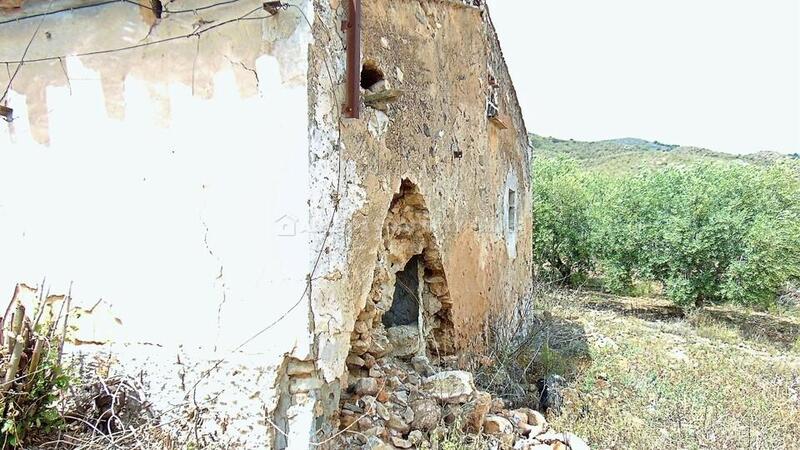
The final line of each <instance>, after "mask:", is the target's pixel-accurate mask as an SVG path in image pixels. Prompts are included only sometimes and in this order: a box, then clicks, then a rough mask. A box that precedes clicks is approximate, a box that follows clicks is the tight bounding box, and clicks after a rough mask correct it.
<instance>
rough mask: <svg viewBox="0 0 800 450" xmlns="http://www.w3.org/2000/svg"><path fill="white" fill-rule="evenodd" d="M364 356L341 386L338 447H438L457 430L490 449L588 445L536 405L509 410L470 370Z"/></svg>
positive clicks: (418, 359) (419, 359)
mask: <svg viewBox="0 0 800 450" xmlns="http://www.w3.org/2000/svg"><path fill="white" fill-rule="evenodd" d="M363 361H364V365H363V366H359V367H351V372H350V378H349V380H348V388H347V390H346V392H343V393H342V399H341V411H340V416H339V430H340V434H339V436H338V438H339V440H340V442H339V446H340V447H339V448H348V449H357V448H360V449H363V450H394V449H420V450H422V449H431V450H438V448H439V447H440V445H439V444H440V443H441V442H442V441H443V440H444V438H445V436H447V435H449V434H450V433H452V431H453V430H454V429H458V431H460V432H463V433H466V434H471V435H475V436H477V435H478V434H482V435H483V436H484V437H485V439H486V440H487V442H488V444H489V445H488V447H487V448H489V449H513V450H570V449H571V450H586V449H588V448H589V447H588V446H587V445H586V443H585V442H584V441H583V440H582V439H580V438H579V437H577V436H575V435H573V434H571V433H557V432H555V431H553V430H552V429H551V428H550V426H549V425H548V423H547V420H545V417H544V416H543V415H542V413H540V412H539V411H535V410H532V409H529V408H517V409H509V408H507V407H506V405H505V404H504V402H503V400H502V399H500V398H493V397H492V395H491V394H489V393H487V392H482V391H480V390H478V389H476V387H475V383H474V380H473V375H472V373H470V372H466V371H463V370H443V371H439V372H437V371H436V370H435V369H434V367H433V366H432V365H431V363H430V362H429V361H428V359H427V358H426V357H424V356H415V357H413V358H412V359H411V360H410V361H408V362H406V361H402V360H399V359H397V358H380V359H375V358H367V359H366V360H363ZM350 362H351V363H352V362H353V361H352V360H351V361H350ZM360 362H361V361H359V363H360Z"/></svg>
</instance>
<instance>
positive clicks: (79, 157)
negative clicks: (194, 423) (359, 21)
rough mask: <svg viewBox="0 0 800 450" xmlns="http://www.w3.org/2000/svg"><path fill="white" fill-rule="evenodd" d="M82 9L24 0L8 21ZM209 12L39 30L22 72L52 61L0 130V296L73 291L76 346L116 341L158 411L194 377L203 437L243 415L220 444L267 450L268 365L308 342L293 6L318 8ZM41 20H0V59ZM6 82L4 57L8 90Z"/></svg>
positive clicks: (23, 89)
mask: <svg viewBox="0 0 800 450" xmlns="http://www.w3.org/2000/svg"><path fill="white" fill-rule="evenodd" d="M85 3H88V2H85V1H69V0H54V1H53V2H48V1H40V2H37V1H29V2H27V3H26V6H25V7H24V8H23V9H22V10H19V11H13V12H3V13H0V21H5V20H7V19H14V18H16V17H19V16H24V15H28V14H34V13H38V12H42V11H44V10H47V8H48V7H49V8H51V9H53V10H55V9H61V8H65V7H68V6H72V5H78V4H85ZM145 3H146V2H145ZM210 3H212V2H206V1H200V0H191V1H187V0H178V1H174V2H170V3H169V5H168V7H169V8H171V9H172V10H179V9H180V10H189V11H188V12H185V13H179V14H177V13H176V14H165V15H164V17H163V18H161V19H160V20H157V19H155V17H154V15H153V13H152V12H151V11H149V10H147V9H144V8H140V7H138V6H135V5H132V4H130V3H124V2H119V3H114V4H109V5H105V6H102V7H95V8H86V9H80V10H76V11H74V12H71V13H61V14H56V15H50V16H46V17H45V18H44V20H43V21H42V22H41V28H40V30H39V32H38V33H37V34H36V37H35V38H34V39H33V41H32V44H31V47H30V50H29V52H28V53H27V55H26V60H35V59H39V58H46V57H49V56H64V57H62V58H61V59H58V58H57V59H56V60H53V61H43V62H30V63H26V64H24V65H23V66H22V67H21V69H20V70H19V73H18V74H17V76H16V77H15V78H14V80H13V83H12V84H11V87H10V91H9V95H8V98H7V101H6V102H5V103H6V105H7V106H8V107H11V108H13V110H14V120H13V121H12V122H11V123H7V122H5V121H3V120H0V168H2V176H0V289H2V290H3V292H6V293H7V294H11V291H12V290H13V287H14V285H15V283H17V282H26V283H27V284H29V285H31V286H34V285H36V284H38V283H40V282H41V280H42V278H43V277H47V282H46V284H47V285H48V286H49V287H50V288H51V289H52V290H53V292H59V293H65V292H66V291H67V287H68V286H69V284H70V281H73V282H74V284H73V287H72V296H73V298H74V303H73V306H76V307H79V308H81V311H82V312H83V317H82V318H81V319H80V320H78V321H76V322H75V323H76V324H77V325H78V326H79V331H78V335H77V336H76V337H77V339H79V340H80V341H83V342H100V343H105V342H109V341H110V342H116V343H118V345H117V346H115V347H114V348H115V349H116V350H114V351H116V352H117V353H119V354H120V356H119V360H120V361H121V364H120V366H119V367H118V369H119V368H124V369H128V370H129V371H130V372H132V373H138V372H139V370H140V369H141V370H143V371H144V374H145V375H146V376H149V377H150V380H151V381H152V389H153V391H151V392H150V393H151V394H152V395H153V397H154V399H155V400H156V402H157V404H158V405H159V406H161V407H164V408H167V407H172V406H174V404H175V403H179V404H183V403H184V402H185V401H186V400H185V395H186V394H187V392H188V390H191V389H192V388H193V385H194V384H195V382H198V383H200V385H199V387H198V392H199V394H198V395H197V398H198V400H199V402H200V405H199V406H200V410H201V411H206V412H207V413H208V415H207V416H205V417H204V418H203V420H204V425H203V427H201V431H202V432H203V436H206V435H212V436H213V433H214V432H215V431H213V430H214V427H216V432H217V433H219V428H220V427H226V426H228V423H227V422H228V419H229V418H238V419H240V420H241V422H240V423H238V424H234V423H233V421H231V424H230V426H229V427H228V431H227V435H225V436H217V438H216V440H217V443H218V444H219V445H221V446H223V447H226V448H229V447H230V446H236V447H239V446H241V447H244V448H247V447H250V448H264V446H265V445H266V442H267V441H268V437H269V436H270V435H271V434H273V433H274V430H273V428H272V427H271V426H270V425H269V424H268V423H265V422H264V410H265V408H266V409H268V410H274V409H275V408H276V405H272V404H271V401H272V400H273V398H275V399H277V397H276V396H274V395H272V394H271V393H270V392H271V390H272V389H273V388H274V383H275V382H276V380H275V378H276V377H277V376H278V374H279V373H280V371H278V370H276V367H277V365H278V364H279V363H280V361H279V359H278V356H279V355H281V354H283V353H285V352H288V351H290V350H291V349H293V348H295V347H297V346H300V347H305V348H308V343H307V341H308V340H309V332H308V329H309V326H308V308H307V301H305V302H303V301H301V299H302V296H303V293H304V289H305V285H306V280H305V275H306V274H307V273H308V260H309V254H310V249H309V239H308V235H307V233H306V232H307V230H308V205H307V200H308V195H309V194H308V189H309V180H308V170H309V169H308V152H307V149H308V146H309V142H308V96H307V66H308V52H307V49H308V46H309V44H310V41H311V38H312V37H311V32H310V28H309V25H308V23H307V22H306V20H305V19H304V18H303V16H302V14H301V13H300V10H303V11H304V12H305V14H306V15H307V16H308V17H309V19H310V20H312V21H313V19H314V15H313V9H312V6H311V4H310V2H307V1H299V2H293V3H295V4H297V5H299V6H298V7H297V8H295V7H292V8H289V9H287V10H285V11H281V12H280V13H279V14H278V15H277V16H275V17H271V18H264V19H254V20H243V21H236V22H231V23H227V24H225V23H224V22H226V21H227V20H232V19H236V18H239V17H242V16H243V15H245V14H247V13H248V12H252V11H254V10H255V12H253V13H252V14H251V15H249V16H247V18H255V17H264V16H266V15H267V13H266V12H265V11H263V9H260V7H261V4H262V2H260V1H250V0H242V1H239V2H236V3H232V4H228V5H222V6H219V7H216V8H212V9H206V10H201V11H198V12H192V11H191V9H192V8H195V7H197V6H201V5H206V4H210ZM39 23H40V19H38V18H37V19H30V20H22V21H19V22H15V21H12V22H8V23H3V24H0V61H16V60H19V59H20V57H21V56H22V53H23V51H24V49H25V47H26V45H27V44H28V42H29V40H30V39H31V37H32V36H33V35H34V32H35V30H36V28H37V26H39ZM217 25H219V26H218V27H217V28H214V29H212V30H210V31H208V32H204V33H202V34H201V35H199V37H197V36H195V37H189V38H179V39H176V40H172V41H169V42H165V43H162V44H159V45H149V46H143V47H140V48H136V49H131V50H126V51H121V52H113V53H106V54H99V55H95V56H67V55H75V54H81V53H86V52H92V51H97V50H106V49H114V48H120V47H125V46H130V45H138V44H140V43H145V42H151V41H155V40H160V39H168V38H171V37H174V36H182V35H185V34H188V33H192V32H194V31H197V30H203V29H205V28H207V27H211V26H217ZM7 69H8V70H7ZM15 69H16V64H13V63H11V64H9V65H8V66H6V65H5V64H0V93H2V91H3V90H4V88H5V86H6V85H7V83H8V81H9V78H10V75H12V74H13V73H14V71H15ZM299 301H300V302H301V303H302V306H301V307H298V308H296V309H294V310H293V311H292V312H291V313H290V314H289V315H288V316H287V317H286V318H284V319H283V320H281V321H279V322H278V323H277V324H276V325H275V327H274V328H272V329H270V330H269V331H267V332H266V333H264V334H263V335H261V336H259V337H258V339H256V340H254V341H252V342H250V343H249V344H248V345H247V346H246V347H245V348H244V349H243V352H244V353H245V355H235V356H233V357H231V359H232V360H231V361H229V362H226V363H225V364H223V365H221V366H220V367H218V368H216V369H215V370H214V371H212V372H211V373H206V370H207V369H209V368H210V367H211V366H212V364H211V363H213V362H214V361H215V360H216V359H218V358H220V357H225V358H228V357H229V356H230V353H229V351H230V350H231V349H232V348H234V347H235V346H237V345H238V344H240V343H242V342H243V341H244V340H245V339H247V338H249V337H251V336H253V335H254V334H255V333H256V332H257V331H259V330H261V329H263V328H264V327H265V326H267V325H269V324H270V323H272V322H274V321H276V320H277V319H278V318H279V317H281V315H282V314H283V313H284V312H285V311H287V310H289V309H290V307H291V306H292V305H294V304H295V303H296V302H299ZM76 320H77V319H76ZM140 343H147V344H157V345H155V346H154V345H140ZM178 348H179V349H178ZM75 351H81V352H86V351H89V352H94V351H106V349H103V348H100V347H96V346H87V345H83V346H79V347H78V348H77V349H75ZM176 361H177V362H176ZM181 361H182V362H183V363H181ZM123 362H124V363H123ZM248 370H250V371H249V372H248ZM182 374H183V375H182ZM193 378H194V381H192V379H193ZM199 378H202V380H199ZM237 380H238V381H237ZM245 380H247V381H245ZM219 391H224V394H222V397H215V396H216V394H217V393H218V392H219ZM189 398H192V397H191V396H190V397H189ZM207 398H216V399H217V400H215V402H216V403H215V404H213V405H212V404H207V403H205V401H206V399H207ZM220 399H221V400H222V403H220V401H219V400H220ZM189 406H191V405H189ZM203 408H206V409H203ZM173 410H174V409H173ZM182 411H184V412H185V410H182ZM226 415H227V416H226ZM195 417H196V416H195ZM226 417H227V418H228V419H226ZM184 419H186V418H185V417H184ZM207 428H208V429H207ZM206 432H208V433H206ZM190 434H191V433H190ZM192 439H194V437H193V436H192ZM196 445H200V443H196Z"/></svg>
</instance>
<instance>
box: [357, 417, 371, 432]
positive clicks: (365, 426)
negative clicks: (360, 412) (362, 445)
mask: <svg viewBox="0 0 800 450" xmlns="http://www.w3.org/2000/svg"><path fill="white" fill-rule="evenodd" d="M373 426H375V424H374V423H373V422H372V419H370V418H369V417H368V416H361V417H360V418H359V419H358V429H359V430H361V431H364V430H369V429H370V428H372V427H373Z"/></svg>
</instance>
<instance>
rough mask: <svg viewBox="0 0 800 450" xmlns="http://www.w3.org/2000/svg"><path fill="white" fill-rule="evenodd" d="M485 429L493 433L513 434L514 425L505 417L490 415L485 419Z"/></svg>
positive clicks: (488, 432) (487, 432)
mask: <svg viewBox="0 0 800 450" xmlns="http://www.w3.org/2000/svg"><path fill="white" fill-rule="evenodd" d="M483 431H484V432H486V434H491V435H501V434H511V433H514V425H511V422H509V420H508V419H506V418H505V417H500V416H495V415H489V416H486V419H484V421H483Z"/></svg>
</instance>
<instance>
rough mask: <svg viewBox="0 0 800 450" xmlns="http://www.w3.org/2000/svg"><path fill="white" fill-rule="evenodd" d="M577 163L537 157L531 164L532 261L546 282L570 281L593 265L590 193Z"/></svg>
mask: <svg viewBox="0 0 800 450" xmlns="http://www.w3.org/2000/svg"><path fill="white" fill-rule="evenodd" d="M584 181H585V180H584V179H583V177H582V172H581V171H579V170H578V167H577V165H576V163H575V162H574V161H572V160H569V159H566V158H549V157H537V158H536V159H535V161H534V165H533V224H534V225H533V227H534V230H535V232H534V238H533V239H534V244H533V249H534V252H533V253H534V256H533V258H534V261H535V264H536V266H537V267H538V269H539V272H540V274H541V275H543V276H544V277H546V278H548V279H551V280H553V279H555V280H560V281H565V282H569V281H572V280H573V278H574V277H575V276H580V275H583V274H585V273H586V272H587V271H588V270H589V269H590V268H591V264H592V258H591V256H592V249H591V240H590V228H589V227H590V223H589V202H590V197H589V194H590V192H591V191H590V190H589V189H587V188H586V186H585V185H584Z"/></svg>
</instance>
